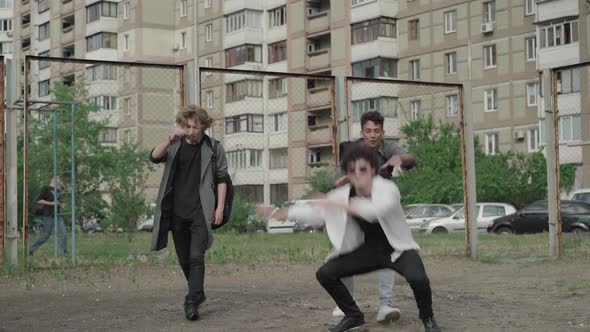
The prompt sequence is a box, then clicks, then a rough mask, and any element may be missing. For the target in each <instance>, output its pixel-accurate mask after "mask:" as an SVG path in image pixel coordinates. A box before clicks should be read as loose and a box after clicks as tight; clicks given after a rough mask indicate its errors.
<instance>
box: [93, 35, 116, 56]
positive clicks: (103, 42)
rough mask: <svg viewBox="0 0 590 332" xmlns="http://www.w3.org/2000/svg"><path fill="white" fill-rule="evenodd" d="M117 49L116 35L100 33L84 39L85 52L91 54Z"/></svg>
mask: <svg viewBox="0 0 590 332" xmlns="http://www.w3.org/2000/svg"><path fill="white" fill-rule="evenodd" d="M103 48H105V49H114V50H116V49H117V34H116V33H114V32H106V31H101V32H98V33H95V34H92V35H90V36H88V37H86V51H87V52H92V51H96V50H99V49H103Z"/></svg>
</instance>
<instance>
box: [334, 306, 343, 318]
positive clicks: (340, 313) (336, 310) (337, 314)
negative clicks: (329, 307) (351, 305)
mask: <svg viewBox="0 0 590 332" xmlns="http://www.w3.org/2000/svg"><path fill="white" fill-rule="evenodd" d="M344 316H345V315H344V311H342V310H340V308H339V307H336V308H334V311H332V317H344Z"/></svg>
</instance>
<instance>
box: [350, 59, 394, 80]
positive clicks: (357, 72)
mask: <svg viewBox="0 0 590 332" xmlns="http://www.w3.org/2000/svg"><path fill="white" fill-rule="evenodd" d="M352 75H353V76H356V77H367V78H378V77H397V59H388V58H375V59H369V60H364V61H359V62H355V63H353V64H352Z"/></svg>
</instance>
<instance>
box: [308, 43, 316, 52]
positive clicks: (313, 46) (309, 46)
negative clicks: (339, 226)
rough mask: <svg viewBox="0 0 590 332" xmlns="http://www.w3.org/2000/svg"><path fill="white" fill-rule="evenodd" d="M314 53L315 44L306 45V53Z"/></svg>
mask: <svg viewBox="0 0 590 332" xmlns="http://www.w3.org/2000/svg"><path fill="white" fill-rule="evenodd" d="M313 52H315V44H314V43H307V53H313Z"/></svg>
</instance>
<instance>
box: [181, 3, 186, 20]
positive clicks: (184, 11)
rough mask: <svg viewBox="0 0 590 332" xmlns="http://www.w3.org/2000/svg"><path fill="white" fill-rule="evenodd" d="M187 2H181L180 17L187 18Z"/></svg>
mask: <svg viewBox="0 0 590 332" xmlns="http://www.w3.org/2000/svg"><path fill="white" fill-rule="evenodd" d="M186 6H187V3H186V0H180V17H185V16H186V13H187V8H186Z"/></svg>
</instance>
